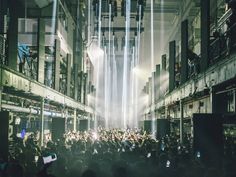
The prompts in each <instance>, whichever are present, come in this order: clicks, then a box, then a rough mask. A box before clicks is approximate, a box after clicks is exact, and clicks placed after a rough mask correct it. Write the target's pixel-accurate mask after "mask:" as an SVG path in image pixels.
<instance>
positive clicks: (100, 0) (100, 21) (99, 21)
mask: <svg viewBox="0 0 236 177" xmlns="http://www.w3.org/2000/svg"><path fill="white" fill-rule="evenodd" d="M101 27H102V0H99V14H98V42H99V43H98V46H99V47H101Z"/></svg>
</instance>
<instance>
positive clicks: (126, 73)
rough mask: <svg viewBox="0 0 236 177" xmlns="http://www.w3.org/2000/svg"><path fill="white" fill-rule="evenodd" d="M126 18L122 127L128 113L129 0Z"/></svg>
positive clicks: (128, 1) (127, 0)
mask: <svg viewBox="0 0 236 177" xmlns="http://www.w3.org/2000/svg"><path fill="white" fill-rule="evenodd" d="M125 3H126V19H125V48H124V70H123V92H122V115H123V116H122V117H123V128H126V126H127V115H128V110H127V108H128V103H127V101H128V63H129V58H128V56H129V33H130V4H131V1H130V0H126V2H125Z"/></svg>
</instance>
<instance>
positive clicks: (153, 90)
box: [151, 0, 156, 138]
mask: <svg viewBox="0 0 236 177" xmlns="http://www.w3.org/2000/svg"><path fill="white" fill-rule="evenodd" d="M153 6H154V5H153V0H151V71H153V68H154V67H155V65H154V32H153V30H154V28H153ZM151 82H152V83H151V87H152V88H151V105H154V104H155V97H154V95H155V94H154V93H155V88H154V76H153V75H152V79H151ZM151 112H152V113H151V116H152V117H151V119H152V135H153V138H155V133H156V124H155V119H156V118H155V112H154V110H153V111H151Z"/></svg>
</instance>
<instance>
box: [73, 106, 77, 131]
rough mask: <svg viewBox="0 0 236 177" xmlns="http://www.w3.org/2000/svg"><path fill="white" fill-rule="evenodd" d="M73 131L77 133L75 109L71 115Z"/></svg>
mask: <svg viewBox="0 0 236 177" xmlns="http://www.w3.org/2000/svg"><path fill="white" fill-rule="evenodd" d="M73 122H74V123H73V130H74V131H77V114H76V109H75V110H74V115H73Z"/></svg>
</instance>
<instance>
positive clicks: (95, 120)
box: [94, 0, 104, 131]
mask: <svg viewBox="0 0 236 177" xmlns="http://www.w3.org/2000/svg"><path fill="white" fill-rule="evenodd" d="M98 8H99V14H98V16H99V17H98V47H99V48H101V25H102V21H101V14H102V13H101V12H102V0H99V7H98ZM103 56H104V55H103ZM103 56H100V57H99V59H98V63H97V69H95V71H96V72H95V73H96V93H95V95H96V100H95V117H94V129H95V131H97V127H98V117H99V115H98V112H99V102H98V100H99V97H100V96H101V93H100V92H101V88H100V87H101V83H100V75H101V73H100V71H102V70H103V68H102V61H100V60H101V59H103Z"/></svg>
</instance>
